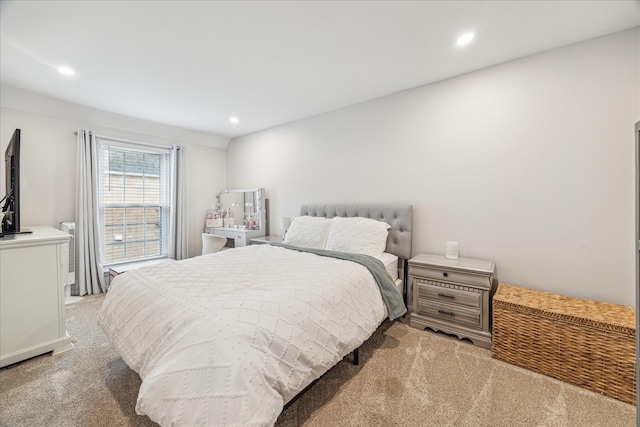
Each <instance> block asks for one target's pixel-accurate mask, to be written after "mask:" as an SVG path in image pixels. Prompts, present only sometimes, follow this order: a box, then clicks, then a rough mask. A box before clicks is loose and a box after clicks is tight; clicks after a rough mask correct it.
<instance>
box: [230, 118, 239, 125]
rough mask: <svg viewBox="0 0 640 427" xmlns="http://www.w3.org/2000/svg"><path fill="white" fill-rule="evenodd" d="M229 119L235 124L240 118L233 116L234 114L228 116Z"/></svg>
mask: <svg viewBox="0 0 640 427" xmlns="http://www.w3.org/2000/svg"><path fill="white" fill-rule="evenodd" d="M229 121H230V122H231V123H233V124H234V125H235V124H237V123H240V119H238V118H237V117H235V116H234V117H229Z"/></svg>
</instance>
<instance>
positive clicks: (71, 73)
mask: <svg viewBox="0 0 640 427" xmlns="http://www.w3.org/2000/svg"><path fill="white" fill-rule="evenodd" d="M58 72H59V73H60V74H62V75H65V76H75V75H76V72H75V71H73V68H71V67H66V66H64V65H62V66H60V67H58Z"/></svg>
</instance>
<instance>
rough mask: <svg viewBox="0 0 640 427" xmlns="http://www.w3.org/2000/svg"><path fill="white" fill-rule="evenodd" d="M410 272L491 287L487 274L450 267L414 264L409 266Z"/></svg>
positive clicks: (470, 284) (442, 280) (411, 273)
mask: <svg viewBox="0 0 640 427" xmlns="http://www.w3.org/2000/svg"><path fill="white" fill-rule="evenodd" d="M409 274H410V275H412V276H420V277H424V278H428V279H435V280H438V281H441V282H448V283H464V284H465V285H469V286H478V287H481V288H484V289H490V288H491V279H490V277H488V276H487V275H477V274H471V273H465V272H461V271H455V270H449V269H440V268H431V267H417V266H412V265H410V266H409Z"/></svg>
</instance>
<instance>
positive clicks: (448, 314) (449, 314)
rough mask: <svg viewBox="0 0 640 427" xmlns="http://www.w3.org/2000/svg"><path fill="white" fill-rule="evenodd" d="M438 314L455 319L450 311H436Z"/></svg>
mask: <svg viewBox="0 0 640 427" xmlns="http://www.w3.org/2000/svg"><path fill="white" fill-rule="evenodd" d="M438 313H440V314H446V315H447V316H451V317H455V316H456V314H455V313H453V312H451V311H444V310H438Z"/></svg>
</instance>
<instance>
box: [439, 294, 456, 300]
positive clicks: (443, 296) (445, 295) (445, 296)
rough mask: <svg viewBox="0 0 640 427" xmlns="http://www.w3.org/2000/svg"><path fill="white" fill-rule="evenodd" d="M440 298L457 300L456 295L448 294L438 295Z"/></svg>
mask: <svg viewBox="0 0 640 427" xmlns="http://www.w3.org/2000/svg"><path fill="white" fill-rule="evenodd" d="M438 296H439V297H442V298H451V299H456V297H455V295H447V294H438Z"/></svg>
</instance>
